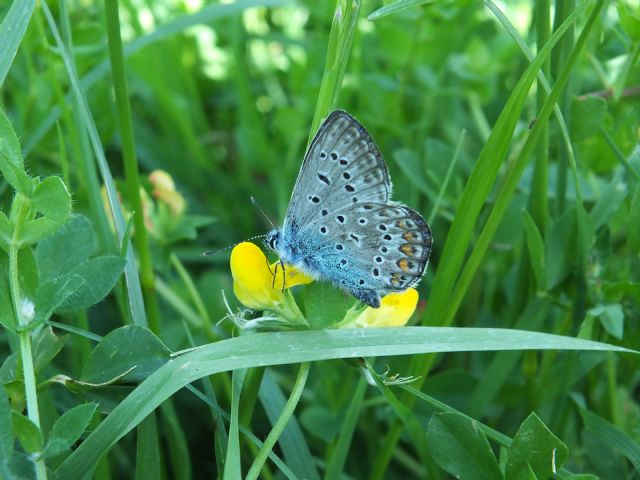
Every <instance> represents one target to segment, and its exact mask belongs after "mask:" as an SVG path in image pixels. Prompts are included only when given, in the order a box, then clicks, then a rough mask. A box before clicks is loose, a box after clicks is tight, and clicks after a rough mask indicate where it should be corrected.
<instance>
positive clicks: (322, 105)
mask: <svg viewBox="0 0 640 480" xmlns="http://www.w3.org/2000/svg"><path fill="white" fill-rule="evenodd" d="M359 15H360V0H338V5H337V7H336V11H335V14H334V16H333V23H332V24H331V32H330V33H329V45H328V46H327V58H326V60H325V64H324V75H323V76H322V83H321V84H320V91H319V92H318V101H317V103H316V111H315V114H314V116H313V122H312V124H311V131H310V133H309V142H308V143H309V144H311V140H312V139H313V137H314V135H315V134H316V132H317V131H318V127H320V122H321V120H322V119H323V118H324V117H326V116H327V114H328V113H329V111H330V110H332V109H333V107H334V106H335V104H336V102H337V100H338V93H339V91H340V87H341V85H342V79H343V78H344V74H345V71H346V68H347V62H348V60H349V54H350V53H351V46H352V45H353V37H354V35H355V32H356V27H357V25H358V17H359Z"/></svg>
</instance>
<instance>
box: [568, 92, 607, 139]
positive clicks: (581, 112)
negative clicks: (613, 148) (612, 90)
mask: <svg viewBox="0 0 640 480" xmlns="http://www.w3.org/2000/svg"><path fill="white" fill-rule="evenodd" d="M606 116H607V101H606V100H605V99H604V98H600V97H597V96H595V95H589V96H587V97H586V98H580V99H578V100H574V102H573V104H572V106H571V139H572V140H573V141H574V142H581V141H593V132H597V131H598V130H599V129H600V127H601V126H602V125H604V124H605V117H606Z"/></svg>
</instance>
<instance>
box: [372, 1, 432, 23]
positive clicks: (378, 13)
mask: <svg viewBox="0 0 640 480" xmlns="http://www.w3.org/2000/svg"><path fill="white" fill-rule="evenodd" d="M431 2H433V0H396V1H395V2H392V3H390V4H389V5H385V6H384V7H382V8H379V9H378V10H375V11H373V12H372V13H370V14H369V15H368V16H367V20H369V21H373V20H377V19H379V18H382V17H386V16H387V15H393V14H394V13H398V12H401V11H403V10H406V9H407V8H411V7H415V6H417V5H423V4H425V3H431Z"/></svg>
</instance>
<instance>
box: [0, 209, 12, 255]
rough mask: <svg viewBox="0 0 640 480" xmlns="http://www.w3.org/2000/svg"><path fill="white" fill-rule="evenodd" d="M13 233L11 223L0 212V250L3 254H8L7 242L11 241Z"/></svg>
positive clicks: (0, 211)
mask: <svg viewBox="0 0 640 480" xmlns="http://www.w3.org/2000/svg"><path fill="white" fill-rule="evenodd" d="M12 233H13V227H12V226H11V222H10V221H9V219H8V218H7V216H6V215H5V214H4V212H3V211H2V210H0V248H1V249H2V250H4V251H5V252H9V242H10V241H11V235H12Z"/></svg>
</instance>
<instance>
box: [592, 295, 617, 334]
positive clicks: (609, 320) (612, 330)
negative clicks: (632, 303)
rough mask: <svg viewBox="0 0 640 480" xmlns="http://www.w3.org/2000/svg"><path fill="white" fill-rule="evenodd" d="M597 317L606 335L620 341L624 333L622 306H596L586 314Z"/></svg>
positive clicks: (615, 304)
mask: <svg viewBox="0 0 640 480" xmlns="http://www.w3.org/2000/svg"><path fill="white" fill-rule="evenodd" d="M588 313H589V314H590V315H593V316H594V317H597V318H598V319H599V320H600V324H601V325H602V327H603V328H604V329H605V330H606V331H607V333H608V334H609V335H611V336H613V337H615V338H617V339H618V340H622V336H623V333H624V312H623V311H622V305H620V304H619V303H614V304H610V305H598V306H597V307H595V308H592V309H590V310H589V312H588Z"/></svg>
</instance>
